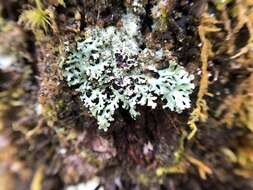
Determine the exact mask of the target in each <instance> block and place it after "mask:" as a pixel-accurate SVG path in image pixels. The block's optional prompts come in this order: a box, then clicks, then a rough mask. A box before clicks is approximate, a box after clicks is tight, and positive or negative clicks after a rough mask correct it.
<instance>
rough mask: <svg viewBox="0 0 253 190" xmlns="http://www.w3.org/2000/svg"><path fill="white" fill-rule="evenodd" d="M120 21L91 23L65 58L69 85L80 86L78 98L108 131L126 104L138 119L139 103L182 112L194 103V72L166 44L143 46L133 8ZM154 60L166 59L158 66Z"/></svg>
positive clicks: (161, 60) (67, 48) (67, 49)
mask: <svg viewBox="0 0 253 190" xmlns="http://www.w3.org/2000/svg"><path fill="white" fill-rule="evenodd" d="M121 21H122V25H123V26H122V27H115V26H109V27H106V28H101V27H89V28H88V29H87V31H86V37H85V39H82V40H80V41H78V42H77V43H76V48H70V47H69V46H66V48H65V51H66V54H67V56H66V58H65V60H64V61H63V62H62V65H61V67H62V69H63V75H64V77H65V80H66V81H67V83H68V85H69V86H72V87H74V88H75V89H76V91H78V92H80V99H81V101H82V102H83V104H84V106H85V107H87V108H88V110H89V112H90V113H91V114H92V116H94V117H95V118H96V119H97V122H98V126H99V128H100V129H104V130H105V131H106V130H107V129H108V127H109V126H110V123H111V122H112V121H114V118H113V115H114V113H115V111H116V110H117V109H118V108H119V107H122V108H124V109H126V110H128V111H129V113H130V115H131V117H132V118H133V119H135V118H136V117H137V116H138V115H139V114H140V113H139V112H138V109H137V106H138V105H141V106H150V107H151V108H152V109H154V108H156V107H157V102H158V100H159V99H161V100H162V101H163V102H164V106H163V108H168V109H169V110H171V111H176V112H178V113H180V112H182V111H183V110H184V109H186V108H189V107H190V98H189V95H190V94H191V93H192V91H193V89H194V84H193V83H192V80H193V75H190V74H189V73H188V72H187V71H186V70H185V69H184V68H183V67H182V66H180V65H178V64H177V62H176V61H175V59H173V58H172V56H171V57H170V58H169V59H168V58H167V57H166V54H167V53H168V51H167V50H164V49H159V50H153V49H148V48H141V47H142V45H143V39H142V37H141V33H140V30H139V28H140V25H139V23H140V20H139V18H138V17H137V16H135V15H134V14H132V13H127V14H125V15H123V17H122V19H121ZM156 62H168V64H167V66H166V67H164V68H160V69H159V68H158V66H157V64H155V63H156Z"/></svg>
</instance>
